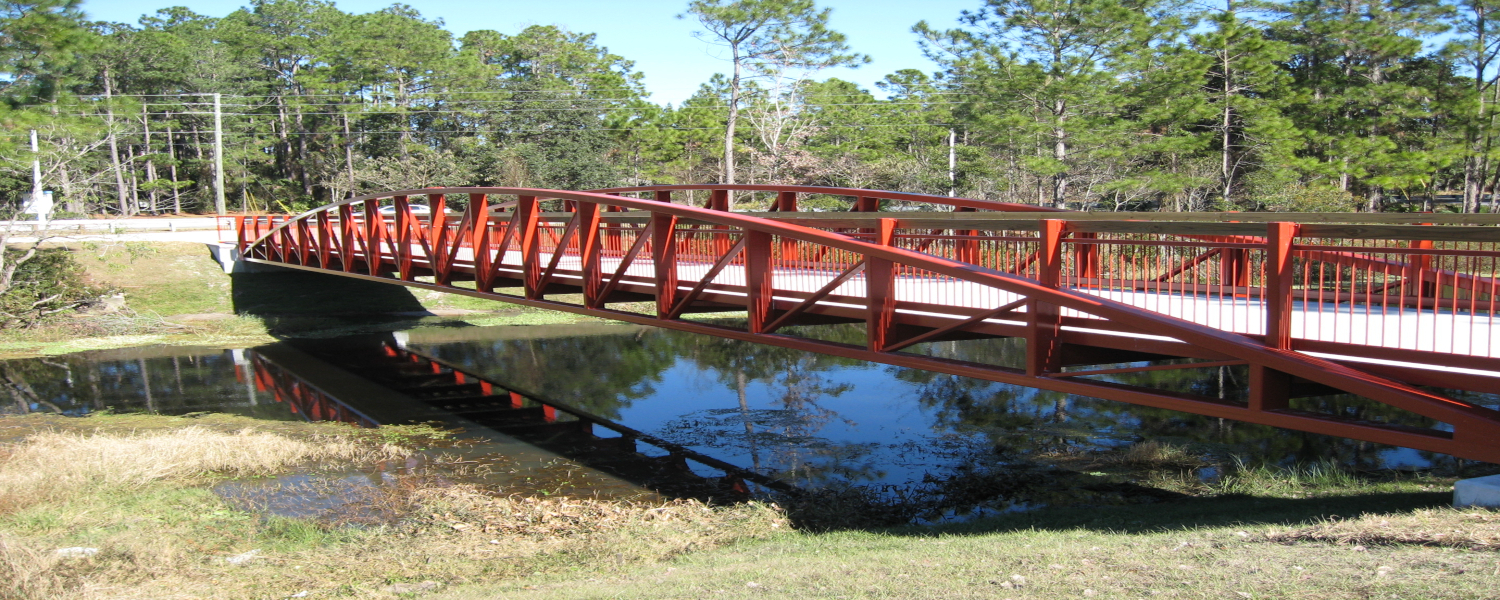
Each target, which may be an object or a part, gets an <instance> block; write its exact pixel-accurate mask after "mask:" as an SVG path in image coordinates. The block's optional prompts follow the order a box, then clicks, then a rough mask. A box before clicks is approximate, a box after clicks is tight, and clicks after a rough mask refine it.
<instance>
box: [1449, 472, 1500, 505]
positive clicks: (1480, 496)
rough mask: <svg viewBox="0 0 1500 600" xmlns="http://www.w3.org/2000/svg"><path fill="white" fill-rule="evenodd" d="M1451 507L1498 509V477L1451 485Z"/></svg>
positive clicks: (1465, 480)
mask: <svg viewBox="0 0 1500 600" xmlns="http://www.w3.org/2000/svg"><path fill="white" fill-rule="evenodd" d="M1453 506H1454V508H1463V507H1466V506H1482V507H1486V508H1500V475H1491V476H1489V477H1475V478H1473V479H1462V480H1459V481H1458V483H1455V484H1453Z"/></svg>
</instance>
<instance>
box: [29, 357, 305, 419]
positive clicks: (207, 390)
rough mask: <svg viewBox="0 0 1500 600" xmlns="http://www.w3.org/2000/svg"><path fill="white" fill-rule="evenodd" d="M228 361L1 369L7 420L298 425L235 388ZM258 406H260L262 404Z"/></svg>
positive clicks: (35, 362)
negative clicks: (220, 416)
mask: <svg viewBox="0 0 1500 600" xmlns="http://www.w3.org/2000/svg"><path fill="white" fill-rule="evenodd" d="M236 369H237V366H236V365H235V364H234V361H233V360H232V358H231V357H230V356H228V355H227V354H223V353H217V352H216V353H213V354H186V355H177V356H163V357H152V358H130V359H122V360H98V359H92V358H91V357H89V356H87V355H75V356H66V357H54V358H51V359H22V360H11V361H4V362H0V388H4V390H5V391H3V392H0V398H6V399H8V400H10V402H9V403H7V405H6V406H7V408H6V409H5V412H31V411H35V410H46V411H54V412H59V413H62V414H67V415H75V416H76V415H84V414H88V413H92V412H98V411H101V410H105V409H111V410H115V411H119V412H138V411H144V412H157V413H161V414H185V413H191V412H224V413H231V414H242V415H247V416H253V417H257V418H265V419H291V418H296V417H295V415H292V414H291V413H290V412H289V411H288V410H287V409H286V407H285V406H283V405H280V404H277V403H274V402H269V401H268V400H269V398H267V397H264V396H261V397H259V398H257V397H256V394H255V393H254V392H253V390H252V389H247V387H246V386H245V384H244V383H241V382H240V381H238V380H236V378H235V370H236ZM257 399H258V400H259V402H257Z"/></svg>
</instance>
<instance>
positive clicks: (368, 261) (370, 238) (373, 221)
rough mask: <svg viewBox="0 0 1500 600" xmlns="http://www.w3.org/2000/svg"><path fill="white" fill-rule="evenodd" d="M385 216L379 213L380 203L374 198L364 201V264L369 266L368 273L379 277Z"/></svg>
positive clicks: (382, 263)
mask: <svg viewBox="0 0 1500 600" xmlns="http://www.w3.org/2000/svg"><path fill="white" fill-rule="evenodd" d="M384 238H385V216H384V215H382V214H380V203H379V202H376V201H375V200H366V201H365V266H367V267H369V268H370V275H373V276H376V277H379V276H380V269H381V268H383V267H384V263H385V250H384V249H383V248H381V246H384V245H385V243H384Z"/></svg>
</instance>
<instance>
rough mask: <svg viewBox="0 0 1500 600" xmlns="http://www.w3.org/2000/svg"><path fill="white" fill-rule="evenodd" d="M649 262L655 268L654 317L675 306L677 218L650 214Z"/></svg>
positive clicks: (662, 317)
mask: <svg viewBox="0 0 1500 600" xmlns="http://www.w3.org/2000/svg"><path fill="white" fill-rule="evenodd" d="M651 260H652V262H653V263H655V266H656V317H657V318H658V319H665V318H667V315H670V314H672V308H674V307H675V305H676V304H677V217H675V216H672V215H668V214H663V213H651Z"/></svg>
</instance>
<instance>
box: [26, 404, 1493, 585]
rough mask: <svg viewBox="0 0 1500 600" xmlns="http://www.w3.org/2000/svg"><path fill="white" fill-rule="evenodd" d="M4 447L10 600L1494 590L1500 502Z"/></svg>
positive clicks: (367, 447) (249, 452)
mask: <svg viewBox="0 0 1500 600" xmlns="http://www.w3.org/2000/svg"><path fill="white" fill-rule="evenodd" d="M0 443H3V446H0V490H4V492H3V493H0V580H4V581H7V582H10V585H8V586H6V587H3V588H0V597H4V598H18V599H32V598H95V597H110V598H137V597H139V598H159V597H187V598H285V597H308V598H331V597H348V598H389V597H411V596H423V597H431V598H516V597H520V598H529V597H538V598H700V597H709V596H712V597H807V598H828V597H845V598H934V597H940V598H970V597H972V598H1072V597H1082V598H1088V597H1099V598H1158V597H1160V598H1355V597H1358V598H1391V597H1396V598H1493V597H1496V592H1495V589H1494V582H1495V581H1496V580H1497V577H1500V572H1497V569H1500V513H1497V512H1494V511H1485V510H1454V509H1449V508H1444V507H1443V505H1444V504H1445V503H1446V502H1447V501H1448V499H1449V493H1450V492H1449V490H1451V483H1452V479H1451V478H1443V477H1436V476H1432V475H1392V474H1383V475H1380V476H1370V475H1357V474H1350V473H1347V472H1333V471H1328V470H1326V469H1275V468H1245V469H1242V470H1241V471H1239V472H1237V473H1236V474H1235V476H1234V479H1233V480H1232V481H1231V482H1230V483H1228V484H1226V486H1225V487H1222V488H1219V489H1217V490H1212V489H1202V490H1199V491H1198V492H1197V495H1196V496H1189V497H1187V498H1185V499H1181V500H1176V501H1171V502H1162V503H1155V504H1135V505H1124V506H1108V507H1103V506H1073V507H1054V508H1044V509H1040V510H1034V511H1031V512H1026V513H1014V514H1009V515H1004V516H1001V517H998V518H991V519H985V520H979V521H973V522H968V523H961V524H954V525H947V526H941V527H921V528H919V527H894V528H874V527H864V528H845V529H835V530H809V529H797V528H794V527H793V520H791V519H789V518H788V517H786V516H785V515H783V514H782V511H780V510H779V509H777V508H775V507H774V506H769V505H764V504H742V505H734V506H726V507H708V506H704V505H701V504H696V503H690V502H669V503H665V504H662V503H655V504H642V503H632V502H620V501H616V502H601V501H594V500H590V499H587V498H563V497H556V498H540V499H537V498H521V497H512V496H509V495H507V494H506V493H505V490H497V489H484V488H480V487H476V486H473V485H467V484H462V483H453V482H452V480H451V478H447V477H435V476H432V475H431V474H430V473H428V474H424V473H421V472H402V471H399V470H398V471H396V473H397V474H396V475H395V477H394V478H386V479H385V480H384V481H385V483H384V484H382V485H380V486H370V487H363V488H358V489H357V490H356V492H357V494H356V495H355V496H352V497H348V498H346V500H348V501H349V502H351V503H352V504H353V505H355V506H358V507H361V509H360V510H358V511H354V512H347V511H338V510H334V511H329V512H327V513H324V514H322V515H321V516H318V517H309V518H287V517H276V516H268V515H267V513H265V512H264V511H263V510H262V508H263V505H260V504H257V503H255V502H251V501H246V500H245V499H244V498H241V497H235V496H230V498H232V499H230V500H226V499H225V498H224V497H221V496H220V495H219V494H217V493H215V491H214V490H215V489H216V487H215V486H219V485H222V484H223V482H225V481H230V480H235V479H245V478H265V477H271V476H275V475H278V474H284V473H287V472H296V473H302V474H309V477H311V478H313V479H316V478H317V477H319V476H320V475H318V474H319V473H326V474H328V475H326V477H329V478H330V479H329V480H328V482H329V484H330V485H331V484H332V483H334V482H337V481H339V479H337V478H338V477H341V476H342V475H341V474H342V473H346V472H348V470H349V469H351V468H354V469H369V468H370V467H371V465H372V464H373V463H375V462H376V461H381V460H386V461H389V460H392V459H395V462H396V463H401V462H403V461H402V459H403V457H405V456H407V455H409V454H410V453H411V452H412V451H413V449H415V448H418V447H424V446H434V445H438V446H440V445H442V444H444V443H448V442H446V440H444V438H443V435H442V433H441V432H436V431H433V430H429V429H423V428H420V427H406V428H403V427H393V428H381V429H375V430H361V429H354V428H350V427H346V426H343V425H337V424H309V423H265V422H260V421H253V420H249V419H242V418H237V417H227V416H216V415H208V416H201V417H197V418H185V417H159V416H147V415H106V416H99V417H89V418H85V419H65V418H61V417H55V416H43V415H32V416H26V417H12V418H5V419H0ZM1138 454H1152V455H1160V454H1161V452H1160V450H1159V449H1156V450H1149V451H1145V452H1138ZM1167 479H1170V477H1166V476H1165V475H1163V479H1162V480H1164V481H1165V480H1167ZM298 594H302V595H300V596H298Z"/></svg>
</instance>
